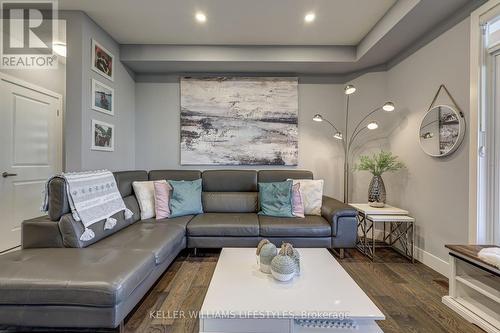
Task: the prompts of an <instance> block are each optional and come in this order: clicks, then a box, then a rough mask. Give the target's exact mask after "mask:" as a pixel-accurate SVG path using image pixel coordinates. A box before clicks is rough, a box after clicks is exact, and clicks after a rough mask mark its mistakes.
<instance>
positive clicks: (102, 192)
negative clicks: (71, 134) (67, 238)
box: [42, 170, 133, 241]
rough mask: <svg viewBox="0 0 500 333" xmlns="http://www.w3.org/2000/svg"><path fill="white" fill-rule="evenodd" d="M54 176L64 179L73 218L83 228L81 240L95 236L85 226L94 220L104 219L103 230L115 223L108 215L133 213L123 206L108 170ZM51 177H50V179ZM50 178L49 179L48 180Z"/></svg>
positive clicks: (128, 215) (44, 206) (46, 190)
mask: <svg viewBox="0 0 500 333" xmlns="http://www.w3.org/2000/svg"><path fill="white" fill-rule="evenodd" d="M54 177H60V178H63V179H64V180H65V183H66V194H67V196H68V202H69V205H70V208H71V213H72V215H73V218H74V219H75V221H81V222H82V224H83V226H84V227H85V231H84V233H83V234H82V235H81V237H80V240H81V241H89V240H91V239H93V238H94V237H95V234H94V232H93V231H92V230H91V229H89V226H91V225H92V224H94V223H97V222H99V221H102V220H106V222H105V223H104V229H105V230H107V229H112V228H114V226H115V225H116V222H117V221H116V219H115V218H112V217H111V216H112V215H114V214H116V213H118V212H120V211H124V212H125V218H126V219H129V218H131V217H132V215H133V212H132V211H131V210H130V209H128V208H127V207H125V203H124V202H123V199H122V196H121V195H120V192H119V191H118V188H117V186H116V181H115V177H114V176H113V174H112V173H111V172H110V171H108V170H99V171H89V172H73V173H63V174H61V175H57V176H54ZM54 177H52V178H54ZM52 178H50V179H52ZM50 179H49V180H48V181H47V185H46V187H45V199H44V203H43V207H42V210H44V211H47V210H48V206H49V200H48V196H49V193H48V184H49V181H50Z"/></svg>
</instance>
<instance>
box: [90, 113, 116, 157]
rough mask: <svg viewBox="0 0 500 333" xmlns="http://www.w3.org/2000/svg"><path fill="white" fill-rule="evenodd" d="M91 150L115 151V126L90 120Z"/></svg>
mask: <svg viewBox="0 0 500 333" xmlns="http://www.w3.org/2000/svg"><path fill="white" fill-rule="evenodd" d="M91 134H92V146H91V150H100V151H114V150H115V126H114V125H112V124H108V123H105V122H103V121H100V120H96V119H92V133H91Z"/></svg>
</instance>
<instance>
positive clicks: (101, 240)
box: [0, 170, 357, 328]
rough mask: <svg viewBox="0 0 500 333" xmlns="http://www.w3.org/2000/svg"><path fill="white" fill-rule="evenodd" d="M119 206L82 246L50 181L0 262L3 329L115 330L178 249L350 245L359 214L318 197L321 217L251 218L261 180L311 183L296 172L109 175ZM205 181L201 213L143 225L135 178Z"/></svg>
mask: <svg viewBox="0 0 500 333" xmlns="http://www.w3.org/2000/svg"><path fill="white" fill-rule="evenodd" d="M114 175H115V178H116V182H117V185H118V188H119V191H120V193H121V195H122V197H123V199H124V202H125V204H126V206H127V207H128V208H129V209H131V210H132V211H133V212H134V216H133V218H132V219H129V220H125V218H124V216H123V212H120V213H118V214H116V215H115V216H114V217H115V218H116V219H117V220H118V222H117V225H116V226H115V227H114V228H113V229H112V230H107V231H104V230H103V229H104V228H103V225H102V223H97V224H94V225H93V226H91V228H92V229H93V230H94V232H95V234H96V236H95V237H94V239H92V240H90V241H88V242H82V241H80V236H81V234H82V232H83V227H82V225H81V223H79V222H76V221H74V220H73V218H72V216H71V214H70V213H69V205H68V202H67V199H66V196H65V192H64V183H63V181H61V180H59V179H55V180H53V181H52V182H51V183H50V184H49V193H50V199H49V200H50V205H49V206H50V208H49V213H48V216H46V217H40V218H37V219H33V220H28V221H24V222H23V224H22V250H18V251H14V252H11V253H8V254H5V255H2V256H0V326H2V325H4V326H36V327H71V328H116V327H121V323H122V322H123V319H124V318H125V317H126V315H127V314H128V313H129V312H130V311H131V310H132V309H133V308H134V306H135V305H137V303H138V302H139V301H140V300H141V298H142V297H143V296H144V295H145V294H146V293H147V291H148V290H149V289H150V288H151V287H152V286H153V284H154V283H155V282H156V281H157V279H158V278H159V277H160V276H161V275H162V274H163V273H164V271H165V270H166V269H167V267H168V266H169V265H170V263H171V262H172V261H173V260H174V259H175V257H176V256H177V255H178V254H179V253H180V252H181V251H182V250H184V249H185V248H193V249H196V248H221V247H254V246H256V245H257V243H258V242H259V240H260V239H262V238H268V239H270V240H271V241H273V242H274V243H276V244H277V245H279V244H280V243H281V242H283V241H289V242H292V243H293V244H294V245H295V246H297V247H324V248H347V247H354V245H355V240H356V230H357V227H356V212H355V211H354V210H353V209H352V208H350V207H349V206H347V205H345V204H343V203H341V202H339V201H337V200H335V199H332V198H328V197H324V198H323V207H322V216H306V218H304V219H299V218H275V217H267V216H259V215H257V211H258V192H257V191H258V182H274V181H283V180H286V179H288V178H294V179H304V178H307V179H312V177H313V175H312V173H311V172H308V171H298V170H263V171H253V170H210V171H204V172H201V171H194V170H190V171H187V170H155V171H150V172H149V173H148V172H146V171H125V172H116V173H115V174H114ZM199 178H202V180H203V194H202V195H203V197H202V202H203V209H204V213H203V214H200V215H197V216H183V217H178V218H173V219H166V220H155V219H150V220H140V210H139V205H138V203H137V200H136V198H135V196H134V193H133V188H132V182H133V181H144V180H148V179H149V180H158V179H170V180H193V179H199Z"/></svg>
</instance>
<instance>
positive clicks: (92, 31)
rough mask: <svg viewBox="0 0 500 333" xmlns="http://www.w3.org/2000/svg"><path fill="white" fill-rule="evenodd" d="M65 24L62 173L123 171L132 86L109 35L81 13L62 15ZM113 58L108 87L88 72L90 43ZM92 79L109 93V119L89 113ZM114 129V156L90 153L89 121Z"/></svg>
mask: <svg viewBox="0 0 500 333" xmlns="http://www.w3.org/2000/svg"><path fill="white" fill-rule="evenodd" d="M60 16H61V17H63V18H65V19H66V20H67V40H68V57H67V82H68V84H67V104H68V108H67V112H66V121H65V134H66V161H67V162H66V167H67V170H68V171H77V170H93V169H103V168H107V169H110V170H126V169H133V168H134V167H135V149H134V148H135V131H134V120H135V93H134V91H135V87H134V85H135V82H134V78H133V76H132V75H130V74H129V72H128V71H127V69H126V68H125V67H124V66H123V64H122V63H121V62H120V61H119V58H120V48H119V45H118V43H116V41H114V40H113V38H112V37H111V36H109V34H107V33H106V32H105V31H104V30H102V29H101V28H100V27H99V26H98V25H97V24H95V22H94V21H92V20H91V19H90V18H89V17H88V16H87V15H85V14H84V13H82V12H71V11H70V12H67V11H62V12H61V13H60ZM92 38H94V39H95V40H96V41H98V42H99V43H100V44H101V45H102V46H104V47H105V48H106V49H108V50H109V51H110V52H111V53H113V55H114V57H115V58H114V61H115V67H114V71H115V74H114V82H111V81H110V80H108V79H107V78H105V77H103V76H101V75H99V74H98V73H96V72H94V71H92V69H91V61H92V57H91V54H92V53H91V39H92ZM92 78H94V79H97V80H99V81H100V82H102V83H104V84H106V85H108V86H110V87H112V88H114V92H115V99H114V103H115V115H114V116H110V115H106V114H103V113H101V112H97V111H94V110H92V109H91V80H92ZM92 119H96V120H100V121H104V122H107V123H110V124H113V125H114V126H115V151H114V152H103V151H92V150H90V147H91V139H92V137H91V135H92V133H91V121H92Z"/></svg>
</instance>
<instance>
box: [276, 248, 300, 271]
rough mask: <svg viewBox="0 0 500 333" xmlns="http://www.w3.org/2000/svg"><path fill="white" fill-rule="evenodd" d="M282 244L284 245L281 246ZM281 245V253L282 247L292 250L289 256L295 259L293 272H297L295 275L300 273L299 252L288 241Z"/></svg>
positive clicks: (281, 251)
mask: <svg viewBox="0 0 500 333" xmlns="http://www.w3.org/2000/svg"><path fill="white" fill-rule="evenodd" d="M283 245H284V246H283ZM283 245H282V246H281V249H280V253H281V254H283V253H284V252H283V251H284V248H287V247H289V248H291V249H292V250H293V253H292V254H291V257H292V258H293V260H294V261H295V272H296V273H297V275H299V274H300V253H299V251H297V249H295V248H294V247H293V246H292V244H290V243H283Z"/></svg>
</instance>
